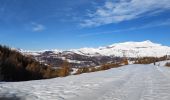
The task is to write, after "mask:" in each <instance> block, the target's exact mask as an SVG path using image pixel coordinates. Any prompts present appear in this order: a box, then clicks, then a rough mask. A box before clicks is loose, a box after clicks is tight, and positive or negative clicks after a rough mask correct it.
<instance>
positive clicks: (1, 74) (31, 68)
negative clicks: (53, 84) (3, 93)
mask: <svg viewBox="0 0 170 100" xmlns="http://www.w3.org/2000/svg"><path fill="white" fill-rule="evenodd" d="M68 70H69V65H68V63H67V62H64V63H63V66H62V67H61V68H59V69H54V68H52V67H51V66H47V65H44V64H41V63H39V62H38V61H36V60H35V59H32V58H31V57H29V56H24V55H22V54H21V53H19V52H17V51H16V50H11V49H10V48H8V47H6V46H1V45H0V81H27V80H37V79H46V78H54V77H59V76H67V75H69V71H68Z"/></svg>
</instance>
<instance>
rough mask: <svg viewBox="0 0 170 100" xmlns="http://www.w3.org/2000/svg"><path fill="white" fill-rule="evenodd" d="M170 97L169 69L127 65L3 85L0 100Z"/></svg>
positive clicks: (165, 99)
mask: <svg viewBox="0 0 170 100" xmlns="http://www.w3.org/2000/svg"><path fill="white" fill-rule="evenodd" d="M162 63H164V62H162ZM169 94H170V68H168V67H162V66H154V65H128V66H123V67H119V68H113V69H110V70H107V71H100V72H94V73H87V74H81V75H73V76H68V77H65V78H54V79H47V80H36V81H27V82H10V83H8V82H0V100H1V99H2V98H3V99H4V98H13V99H12V100H170V95H169ZM3 99H2V100H3ZM4 100H6V99H4ZM7 100H8V99H7ZM9 100H11V99H9Z"/></svg>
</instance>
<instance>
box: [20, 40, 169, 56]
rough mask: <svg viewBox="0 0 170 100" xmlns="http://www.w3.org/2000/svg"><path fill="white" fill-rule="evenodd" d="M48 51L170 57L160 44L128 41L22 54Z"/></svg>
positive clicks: (38, 52)
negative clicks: (96, 46)
mask: <svg viewBox="0 0 170 100" xmlns="http://www.w3.org/2000/svg"><path fill="white" fill-rule="evenodd" d="M46 51H52V52H53V53H55V54H58V53H68V54H70V53H76V54H79V55H85V56H116V57H135V58H136V57H162V56H165V55H170V47H168V46H164V45H162V44H159V43H153V42H151V41H150V40H146V41H142V42H134V41H128V42H123V43H114V44H112V45H108V46H104V47H98V48H89V47H84V48H80V49H70V50H58V49H54V50H41V51H25V50H20V52H22V53H24V54H27V55H40V54H42V53H44V52H46Z"/></svg>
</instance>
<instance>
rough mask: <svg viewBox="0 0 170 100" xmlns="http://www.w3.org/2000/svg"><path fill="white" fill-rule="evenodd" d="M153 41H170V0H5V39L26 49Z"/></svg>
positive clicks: (1, 28)
mask: <svg viewBox="0 0 170 100" xmlns="http://www.w3.org/2000/svg"><path fill="white" fill-rule="evenodd" d="M144 40H151V41H153V42H156V43H161V44H163V45H168V46H170V0H100V1H99V0H76V1H75V0H0V44H3V45H8V46H11V47H15V48H22V49H26V50H41V49H56V48H57V49H71V48H81V47H98V46H106V45H110V44H113V43H116V42H125V41H144Z"/></svg>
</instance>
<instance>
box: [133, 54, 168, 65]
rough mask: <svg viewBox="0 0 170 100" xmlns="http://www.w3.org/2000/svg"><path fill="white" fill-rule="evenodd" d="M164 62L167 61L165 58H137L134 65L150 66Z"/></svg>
mask: <svg viewBox="0 0 170 100" xmlns="http://www.w3.org/2000/svg"><path fill="white" fill-rule="evenodd" d="M164 60H167V56H164V57H160V58H157V57H143V58H137V59H136V60H135V64H151V63H154V64H155V62H158V61H164Z"/></svg>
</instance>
